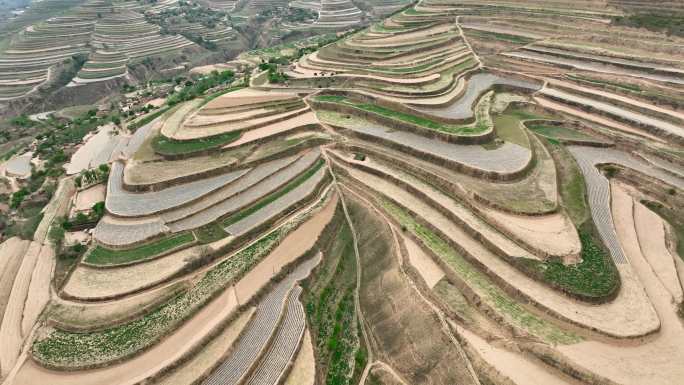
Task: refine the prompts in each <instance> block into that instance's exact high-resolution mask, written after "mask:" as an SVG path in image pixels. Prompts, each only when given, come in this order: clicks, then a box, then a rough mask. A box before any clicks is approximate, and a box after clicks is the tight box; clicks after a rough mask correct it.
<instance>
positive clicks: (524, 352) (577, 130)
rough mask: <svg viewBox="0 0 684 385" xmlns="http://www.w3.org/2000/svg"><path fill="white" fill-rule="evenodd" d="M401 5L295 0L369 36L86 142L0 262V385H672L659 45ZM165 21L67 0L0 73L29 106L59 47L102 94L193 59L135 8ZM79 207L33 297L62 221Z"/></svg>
mask: <svg viewBox="0 0 684 385" xmlns="http://www.w3.org/2000/svg"><path fill="white" fill-rule="evenodd" d="M208 3H210V4H208V5H209V6H211V7H216V8H222V9H233V7H237V8H238V9H243V10H245V11H250V10H254V9H257V8H261V7H266V6H267V7H271V6H274V7H279V6H284V4H285V3H280V2H277V1H276V2H272V1H250V2H246V3H244V4H243V3H239V4H238V3H235V2H230V1H210V2H208ZM357 5H358V7H359V8H360V9H359V8H357ZM406 5H407V4H406V3H404V2H401V1H374V0H370V1H362V2H358V3H357V2H354V3H352V2H350V1H348V0H334V1H333V0H330V1H328V0H322V1H320V2H318V1H296V2H293V3H292V4H291V6H292V7H300V8H307V9H312V10H315V11H316V12H318V13H319V18H318V21H317V22H316V23H317V24H318V27H322V28H331V29H335V28H337V29H343V28H348V27H350V26H356V25H358V24H359V23H360V22H363V20H364V18H365V17H366V16H367V15H368V14H372V15H375V16H376V17H377V18H378V20H374V21H373V23H371V24H370V25H369V26H368V27H366V28H363V29H358V30H356V31H353V32H351V33H348V34H340V35H339V36H338V37H339V38H338V39H337V40H325V41H326V42H329V43H326V44H321V45H320V46H319V47H318V48H317V49H314V48H315V47H314V48H311V49H302V50H301V51H299V50H297V48H299V46H297V47H295V48H292V47H290V48H291V49H292V50H296V51H297V55H294V56H292V57H291V58H290V59H287V60H289V61H287V60H283V58H276V57H273V56H272V53H270V54H269V55H271V56H268V55H266V54H264V55H265V56H262V57H260V56H259V55H251V56H250V55H248V56H250V57H249V58H248V59H246V60H244V63H242V64H241V65H244V66H249V65H248V64H247V63H248V62H250V63H251V65H252V67H250V68H249V69H248V71H247V72H246V73H245V75H248V76H247V77H249V78H250V79H249V81H245V83H244V85H243V86H232V87H231V88H227V89H223V90H221V91H220V92H219V93H215V94H209V92H207V95H198V96H197V97H195V98H186V99H189V100H180V99H178V100H180V101H178V103H177V104H175V105H174V106H172V107H169V108H168V109H167V110H165V111H166V112H165V113H164V114H161V116H159V117H158V118H157V120H155V121H153V122H152V123H149V124H146V125H144V126H142V127H141V128H140V129H138V130H137V131H136V132H135V133H125V134H124V133H120V132H113V131H112V130H113V128H112V127H111V126H103V127H101V128H100V129H99V130H98V131H97V133H94V134H93V135H91V136H90V137H88V138H87V141H86V144H85V145H83V146H81V147H80V148H79V149H78V150H77V151H75V153H74V155H73V156H72V157H71V163H70V164H69V165H68V166H67V167H66V175H65V176H63V177H62V178H63V179H62V182H61V183H60V185H59V188H58V190H57V191H55V193H54V197H53V198H52V201H51V203H50V204H49V205H48V208H47V209H46V210H45V212H44V213H43V221H42V222H41V223H40V224H39V226H38V230H37V231H36V236H35V237H34V239H33V240H20V239H19V238H17V237H14V238H10V239H8V240H5V241H4V242H3V243H2V244H0V257H3V258H0V279H1V281H0V312H2V313H1V314H2V316H1V317H0V336H1V337H2V341H3V343H2V344H0V381H2V383H3V384H15V385H33V384H55V385H62V384H64V385H66V384H93V385H103V384H124V385H129V384H130V385H133V384H143V383H144V384H176V385H178V384H180V385H191V384H200V383H201V384H207V385H213V384H236V385H240V384H259V385H279V384H298V385H299V384H306V385H311V384H330V385H337V384H344V385H356V384H403V385H407V384H412V385H420V384H426V385H427V384H437V383H440V384H441V383H444V384H492V385H512V384H517V385H528V384H554V385H555V384H559V385H573V384H580V383H581V384H590V385H617V384H620V385H644V384H649V385H674V384H679V383H681V379H682V378H684V369H682V365H681V362H680V361H681V360H678V359H677V358H679V357H682V356H684V348H683V347H682V344H681V341H683V340H684V327H682V325H683V323H682V319H681V317H682V310H681V309H682V306H684V305H682V300H683V297H684V295H683V294H682V293H684V289H683V286H682V282H681V277H682V276H683V274H684V259H683V258H684V255H680V254H679V253H681V249H682V248H681V244H682V240H681V239H679V238H681V237H682V236H683V235H682V231H681V229H682V224H681V220H680V219H679V218H680V217H682V216H684V211H682V207H684V198H682V196H684V195H683V194H684V157H683V154H684V132H683V131H682V128H681V127H682V124H683V123H684V113H683V112H682V110H681V105H682V104H681V100H680V99H678V97H677V95H678V94H681V92H682V91H684V88H682V87H683V85H684V80H683V79H684V65H683V64H682V62H684V61H683V60H682V59H684V57H683V56H682V54H681V48H682V47H684V40H682V39H681V38H680V37H677V36H675V35H672V36H666V35H665V34H664V32H662V31H659V30H657V29H654V28H649V29H643V30H637V29H635V28H632V27H631V26H630V25H629V24H625V23H626V22H625V21H624V20H623V19H620V18H623V17H627V16H629V15H630V13H629V12H636V11H635V10H643V9H647V10H650V9H652V7H649V6H648V4H646V2H639V1H588V0H587V1H576V2H567V1H560V0H553V1H541V0H508V1H496V0H495V1H490V2H487V3H486V4H485V3H483V2H481V1H475V0H472V1H470V0H466V1H458V2H456V1H451V0H422V1H420V2H418V3H416V4H414V5H411V6H409V7H407V8H404V7H405V6H406ZM173 6H174V2H173V1H164V2H156V3H153V4H145V5H143V4H139V3H135V4H133V3H130V2H118V1H115V2H113V3H111V4H110V3H107V2H104V1H99V0H98V1H96V0H89V1H88V2H86V3H84V4H83V5H81V6H79V7H78V8H77V13H76V14H77V15H81V16H80V18H79V17H77V16H70V15H65V16H59V17H55V18H54V19H51V20H49V21H46V22H45V23H42V24H39V25H37V26H36V27H31V28H26V29H25V30H24V32H22V34H21V35H20V36H19V37H18V39H16V40H14V41H13V42H12V44H14V45H16V44H19V45H18V47H20V48H21V49H19V48H16V47H17V46H14V45H11V46H10V47H13V48H11V49H10V50H9V52H10V54H9V56H8V57H7V58H0V77H2V76H5V75H2V74H3V73H5V74H6V78H2V79H10V80H11V79H14V80H17V79H16V78H15V77H14V76H15V75H14V72H15V71H16V69H17V68H20V67H21V69H22V71H23V72H25V73H24V74H23V75H22V76H25V78H24V80H25V81H26V84H25V85H24V86H25V87H24V88H22V89H17V90H16V91H17V92H28V91H25V90H27V89H29V87H30V86H32V85H34V86H35V84H40V82H42V81H44V78H45V77H46V76H47V72H48V71H49V68H51V66H52V65H53V64H54V63H57V62H59V61H61V60H63V59H64V58H65V57H67V56H71V55H73V54H75V53H79V54H83V55H88V56H87V60H85V61H84V64H83V66H82V68H80V70H79V71H78V75H77V77H76V78H75V79H74V81H73V84H72V86H75V87H76V86H79V85H80V84H81V83H87V82H90V81H99V80H102V79H107V78H112V77H126V76H128V75H127V74H128V72H127V71H128V68H129V67H128V64H130V63H131V62H133V61H135V60H142V59H143V58H144V57H146V56H147V55H149V53H150V52H166V53H167V54H168V53H170V52H180V51H182V50H183V49H184V48H185V47H189V46H191V44H192V43H189V42H188V41H186V40H185V38H182V37H179V36H175V35H168V34H161V33H160V30H159V29H158V28H157V27H154V26H153V25H151V24H149V23H148V22H147V21H146V20H145V18H144V17H143V16H142V13H140V12H148V13H149V12H152V13H154V12H158V13H159V12H161V13H160V14H163V12H164V10H165V9H167V10H168V9H170V8H172V7H173ZM655 8H658V6H655ZM361 9H363V10H361ZM662 9H668V10H671V9H678V8H677V6H676V4H674V3H672V4H670V3H667V2H666V3H663V5H662ZM98 13H101V14H102V17H97V16H94V17H93V15H97V14H98ZM387 15H389V16H387ZM630 20H631V19H630ZM224 21H225V20H224ZM632 22H634V21H632ZM191 28H193V27H191ZM236 28H237V27H236ZM240 28H246V27H244V26H241V27H240ZM312 28H314V27H312ZM46 30H47V31H46ZM193 31H195V32H197V31H199V29H197V30H195V29H193ZM36 34H38V35H41V36H42V37H40V39H41V40H35V41H34V39H38V38H36V37H31V36H32V35H36ZM51 35H55V36H61V37H62V38H63V37H64V36H70V39H69V40H68V41H69V42H70V43H69V45H68V46H64V47H61V46H59V47H57V46H54V45H53V46H50V44H51V43H49V42H53V41H57V40H55V39H53V40H51ZM621 39H622V40H621ZM59 41H67V40H64V39H62V40H59ZM330 41H332V42H330ZM32 42H36V44H37V45H35V46H32V45H31V44H32ZM38 42H40V43H38ZM22 44H24V46H23V47H22V46H21V45H22ZM41 44H43V45H45V47H43V46H41ZM293 47H294V46H293ZM311 47H313V45H312V46H311ZM22 50H23V51H22ZM43 50H44V52H43ZM274 51H278V52H281V51H279V50H278V49H274ZM27 52H30V54H27ZM39 52H42V53H40V54H39ZM67 52H68V53H67ZM27 55H28V56H27ZM62 55H66V56H62ZM32 56H36V57H40V58H41V59H40V60H39V61H40V65H36V66H32V63H33V62H32V60H34V59H35V58H32ZM82 58H85V56H83V57H82ZM260 59H261V60H260ZM3 60H4V62H3ZM267 60H270V61H268V62H267ZM3 63H4V64H3ZM3 65H4V67H2V66H3ZM228 65H235V63H234V62H232V63H229V64H226V66H228ZM2 68H5V69H4V70H2ZM3 71H4V72H3ZM41 79H42V80H41ZM181 82H182V80H181ZM1 84H4V83H0V85H1ZM8 84H9V83H8ZM4 89H5V88H2V87H0V92H4V91H3V90H4ZM6 89H9V86H7V88H6ZM22 90H24V91H22ZM174 92H176V91H174ZM20 154H21V153H20ZM31 155H32V154H31V153H30V152H28V153H26V154H24V155H20V156H15V157H14V158H11V159H10V160H9V161H8V162H7V163H4V164H3V165H2V166H0V170H2V172H3V175H4V176H5V177H7V178H9V179H8V180H9V181H10V182H11V183H9V187H8V188H12V187H13V185H12V183H22V182H21V179H22V178H24V177H26V176H27V175H31V173H32V172H33V173H35V169H37V168H39V167H40V164H39V163H40V162H36V161H35V160H34V161H31ZM101 164H108V165H109V168H108V170H109V175H108V178H107V180H106V182H104V183H102V182H100V184H96V186H95V187H92V186H83V188H81V190H82V191H78V192H76V191H75V190H76V187H75V185H74V184H73V183H72V180H73V179H75V175H76V174H79V175H83V173H84V170H88V169H92V168H94V167H98V166H99V165H101ZM79 180H80V179H79ZM105 183H106V186H105ZM91 189H92V190H91ZM103 192H104V202H103V203H97V202H95V206H93V208H92V210H93V211H96V209H97V211H99V216H97V217H96V218H95V219H92V223H91V222H88V223H87V225H88V226H85V228H86V230H85V231H79V232H78V233H76V232H73V233H69V234H68V235H69V236H68V237H66V239H70V240H71V239H77V240H78V239H83V240H84V245H83V246H82V248H81V251H82V256H79V257H77V258H75V259H74V262H73V263H74V267H73V269H70V270H69V271H68V272H67V273H64V274H63V276H64V277H65V278H64V281H63V282H62V283H59V284H56V283H55V284H52V287H51V283H50V276H51V274H52V270H53V265H54V264H56V263H58V262H59V261H60V259H59V258H60V257H58V256H56V254H58V253H57V251H59V250H64V248H61V249H60V245H59V242H57V241H56V240H59V235H60V232H64V231H66V230H72V229H68V228H66V229H65V226H64V225H63V223H66V221H70V222H71V221H76V219H78V217H76V218H73V215H74V214H72V217H69V218H64V219H62V217H63V216H66V215H67V214H68V213H72V212H73V213H76V212H87V210H88V209H89V208H88V207H87V206H92V204H93V202H94V200H99V199H102V198H101V196H102V195H101V194H103ZM90 194H92V197H90ZM98 194H99V195H98ZM93 197H99V198H93ZM85 202H87V203H85ZM17 209H19V210H22V209H23V210H25V209H26V207H19V208H17ZM72 209H73V210H72ZM651 210H652V211H651ZM661 215H662V217H661ZM81 219H83V218H81ZM86 219H88V220H90V217H86ZM74 223H78V222H74ZM66 227H68V226H66ZM88 227H92V231H90V230H89V229H88ZM78 230H82V229H80V228H79V229H78Z"/></svg>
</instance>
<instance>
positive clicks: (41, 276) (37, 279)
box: [21, 244, 55, 336]
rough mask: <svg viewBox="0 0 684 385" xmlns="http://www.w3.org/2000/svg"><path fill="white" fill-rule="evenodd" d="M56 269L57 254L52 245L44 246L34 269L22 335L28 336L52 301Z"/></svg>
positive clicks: (22, 323) (27, 297)
mask: <svg viewBox="0 0 684 385" xmlns="http://www.w3.org/2000/svg"><path fill="white" fill-rule="evenodd" d="M54 267H55V252H54V250H53V248H52V245H51V244H46V245H43V247H42V248H41V249H40V254H39V255H38V261H37V262H36V266H35V268H34V269H33V274H32V276H31V285H30V286H29V290H28V292H27V296H26V304H25V305H24V317H23V318H22V320H21V335H22V336H27V335H28V334H29V332H30V330H31V328H33V325H34V324H35V323H36V321H37V320H38V316H39V315H40V313H41V312H42V311H43V308H45V305H47V304H48V302H49V301H50V284H51V280H52V270H53V269H54Z"/></svg>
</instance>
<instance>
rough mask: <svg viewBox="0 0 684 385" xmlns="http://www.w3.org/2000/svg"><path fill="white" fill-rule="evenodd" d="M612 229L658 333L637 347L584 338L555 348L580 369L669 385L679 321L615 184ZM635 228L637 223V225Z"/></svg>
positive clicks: (630, 383) (679, 349)
mask: <svg viewBox="0 0 684 385" xmlns="http://www.w3.org/2000/svg"><path fill="white" fill-rule="evenodd" d="M611 195H612V203H613V205H612V212H613V220H614V222H615V229H616V232H617V234H618V238H619V240H620V243H621V244H622V246H623V248H624V251H625V254H626V255H627V257H628V259H629V265H631V266H632V268H633V269H634V271H635V272H636V275H637V276H638V277H639V279H640V280H641V282H642V283H643V285H644V288H645V290H646V293H647V294H648V296H649V298H650V300H651V302H652V303H653V305H654V307H655V309H656V311H657V312H658V316H659V317H660V321H661V327H660V331H659V332H658V333H657V334H656V335H655V336H654V338H653V339H649V340H647V341H645V342H643V344H641V345H637V346H632V344H626V345H625V346H622V344H619V343H617V344H607V343H602V342H598V341H587V342H581V343H579V344H575V345H570V346H560V347H558V349H559V350H560V351H561V352H562V353H563V354H565V355H566V356H567V357H568V358H570V359H571V360H573V361H575V362H576V363H577V364H579V365H581V366H583V367H584V368H586V369H588V370H591V371H592V372H595V373H597V374H599V375H601V376H604V377H607V378H609V379H611V380H613V381H615V382H617V383H620V384H623V385H645V384H648V385H674V384H680V383H681V381H682V378H684V365H682V360H681V357H684V345H683V344H682V341H684V325H683V324H682V322H681V319H679V318H678V316H677V314H676V309H675V306H674V304H672V302H671V298H672V296H671V295H670V293H669V292H668V291H667V289H666V288H665V287H664V286H663V285H662V284H661V282H660V280H659V279H658V277H657V276H656V274H655V273H654V272H653V269H652V268H651V266H650V265H649V264H648V261H647V260H646V258H645V257H644V255H643V254H642V252H641V249H640V245H639V243H638V241H637V239H638V236H637V233H636V231H635V223H634V219H635V217H634V213H633V205H634V200H633V199H632V197H631V196H630V195H629V193H628V192H627V191H626V190H625V189H624V188H623V187H621V186H619V185H616V184H613V185H612V186H611ZM639 226H641V225H639Z"/></svg>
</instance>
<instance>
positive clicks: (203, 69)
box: [190, 63, 237, 75]
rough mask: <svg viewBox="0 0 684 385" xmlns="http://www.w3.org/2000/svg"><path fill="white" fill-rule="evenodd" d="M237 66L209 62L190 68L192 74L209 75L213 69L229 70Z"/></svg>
mask: <svg viewBox="0 0 684 385" xmlns="http://www.w3.org/2000/svg"><path fill="white" fill-rule="evenodd" d="M236 67H237V66H235V65H230V64H226V63H219V64H209V65H205V66H198V67H193V68H192V69H191V70H190V73H192V74H200V75H209V74H210V73H211V72H212V71H219V72H221V71H227V70H231V71H232V70H235V68H236Z"/></svg>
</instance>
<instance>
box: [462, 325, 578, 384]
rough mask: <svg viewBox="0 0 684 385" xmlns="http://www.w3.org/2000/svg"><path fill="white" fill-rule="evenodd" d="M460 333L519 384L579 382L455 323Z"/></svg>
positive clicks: (484, 357)
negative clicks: (488, 340) (568, 378)
mask: <svg viewBox="0 0 684 385" xmlns="http://www.w3.org/2000/svg"><path fill="white" fill-rule="evenodd" d="M452 326H454V327H455V328H456V330H457V331H458V333H459V334H460V335H461V336H462V337H463V338H464V339H465V340H466V341H468V343H469V344H470V346H471V347H472V348H473V349H475V351H477V353H478V354H479V355H480V357H481V358H482V359H484V360H485V361H486V362H487V363H488V364H490V365H492V366H493V367H494V368H495V369H496V370H498V371H499V373H501V374H502V375H504V376H506V377H508V378H509V379H511V380H512V381H513V382H514V383H515V384H519V385H576V384H577V382H575V381H572V380H566V379H564V378H563V377H564V376H563V375H562V374H560V373H558V372H555V373H554V372H552V371H551V370H550V369H549V368H548V367H545V366H544V365H543V364H542V363H540V362H536V361H533V360H532V359H528V358H526V357H525V356H524V355H523V354H522V353H514V352H512V351H510V350H508V349H505V348H503V347H500V346H496V345H494V344H491V343H489V342H487V341H486V340H485V339H483V338H482V337H480V336H478V335H477V334H475V333H473V332H471V331H470V330H468V329H465V328H462V327H460V326H458V325H456V324H454V323H452Z"/></svg>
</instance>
